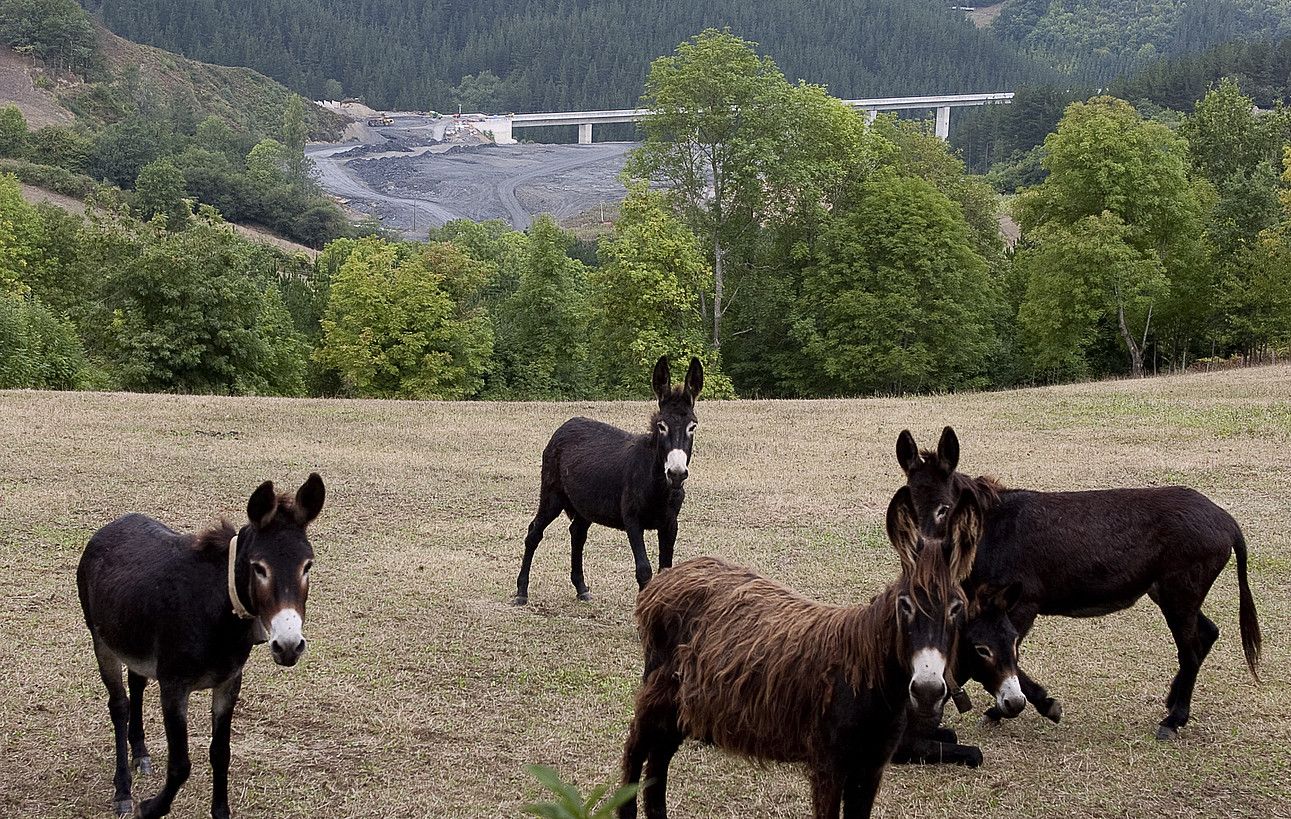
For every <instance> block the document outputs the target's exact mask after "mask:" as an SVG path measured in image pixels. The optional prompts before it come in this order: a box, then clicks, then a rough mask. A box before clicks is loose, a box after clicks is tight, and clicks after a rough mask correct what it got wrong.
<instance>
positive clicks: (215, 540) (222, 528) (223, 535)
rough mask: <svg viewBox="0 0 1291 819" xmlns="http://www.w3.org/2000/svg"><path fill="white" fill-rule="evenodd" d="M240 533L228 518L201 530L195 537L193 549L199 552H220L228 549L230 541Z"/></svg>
mask: <svg viewBox="0 0 1291 819" xmlns="http://www.w3.org/2000/svg"><path fill="white" fill-rule="evenodd" d="M237 533H238V530H237V528H236V527H235V526H234V525H233V524H232V523H229V521H228V520H227V519H226V518H220V520H219V522H217V523H215V524H213V525H211V527H210V528H208V529H206V530H205V531H203V532H201V533H200V534H198V535H197V537H196V538H194V539H193V549H194V550H196V551H199V552H212V553H220V552H224V551H227V550H228V548H229V541H230V540H231V539H232V538H233V536H234V535H236V534H237Z"/></svg>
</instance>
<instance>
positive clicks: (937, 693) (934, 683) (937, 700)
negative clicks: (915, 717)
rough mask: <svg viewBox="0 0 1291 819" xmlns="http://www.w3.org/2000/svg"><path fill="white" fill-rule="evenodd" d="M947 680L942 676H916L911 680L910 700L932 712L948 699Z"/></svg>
mask: <svg viewBox="0 0 1291 819" xmlns="http://www.w3.org/2000/svg"><path fill="white" fill-rule="evenodd" d="M946 694H947V690H946V681H945V680H944V679H942V678H941V677H931V678H929V677H922V676H920V677H915V678H914V679H913V680H911V681H910V701H911V704H913V705H914V706H915V707H917V708H919V709H920V710H923V711H927V712H932V711H935V710H937V709H939V708H940V707H941V705H942V703H943V702H945V699H946Z"/></svg>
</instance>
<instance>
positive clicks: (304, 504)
mask: <svg viewBox="0 0 1291 819" xmlns="http://www.w3.org/2000/svg"><path fill="white" fill-rule="evenodd" d="M326 497H327V488H326V487H324V486H323V479H322V478H320V477H319V476H318V473H317V472H311V473H309V477H308V478H306V479H305V482H304V483H303V484H301V485H300V488H299V489H297V490H296V520H297V522H298V523H300V525H301V526H306V525H308V524H309V522H310V521H311V520H313V519H314V518H316V517H318V513H319V512H321V511H323V501H324V499H326Z"/></svg>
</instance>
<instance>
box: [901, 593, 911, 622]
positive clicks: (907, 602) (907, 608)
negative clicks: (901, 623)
mask: <svg viewBox="0 0 1291 819" xmlns="http://www.w3.org/2000/svg"><path fill="white" fill-rule="evenodd" d="M897 611H898V612H900V613H901V616H902V617H904V618H905V619H906V620H910V621H913V620H914V601H913V600H911V599H910V596H909V595H905V594H903V595H901V596H900V597H898V598H897Z"/></svg>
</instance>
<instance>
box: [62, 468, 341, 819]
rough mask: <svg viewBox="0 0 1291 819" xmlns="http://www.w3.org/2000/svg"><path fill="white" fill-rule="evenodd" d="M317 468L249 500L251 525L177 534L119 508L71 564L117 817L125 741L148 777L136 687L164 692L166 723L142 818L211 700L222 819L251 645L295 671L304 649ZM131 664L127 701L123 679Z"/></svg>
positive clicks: (180, 777)
mask: <svg viewBox="0 0 1291 819" xmlns="http://www.w3.org/2000/svg"><path fill="white" fill-rule="evenodd" d="M324 495H325V489H324V487H323V479H322V478H320V477H319V476H318V475H317V474H316V473H315V474H311V475H310V476H309V479H308V480H306V481H305V483H304V484H303V485H302V486H301V487H300V489H299V490H298V491H297V492H296V495H295V497H294V498H293V497H292V496H290V495H286V494H282V495H280V494H277V493H275V492H274V487H273V483H272V482H271V481H265V482H264V483H262V484H260V486H259V488H257V489H256V490H255V492H253V493H252V495H251V498H250V500H248V501H247V518H248V520H249V523H248V524H247V525H245V526H243V527H242V528H241V529H234V528H233V526H232V525H230V524H229V523H228V522H227V521H221V522H220V523H219V524H217V525H216V526H214V527H213V528H211V529H209V530H207V531H205V532H203V533H202V534H200V535H184V534H179V533H178V532H175V531H173V530H172V529H170V528H168V527H167V526H165V525H164V524H162V523H159V522H158V521H156V520H153V519H152V518H149V517H146V516H144V515H137V514H136V515H126V516H125V517H123V518H120V519H118V520H115V521H113V522H112V523H109V524H108V525H107V526H104V527H103V528H102V529H100V530H98V531H97V532H95V533H94V536H93V537H92V538H90V542H89V545H88V546H86V547H85V554H84V555H82V557H81V562H80V565H79V566H78V567H77V569H76V585H77V589H78V591H79V592H80V598H81V609H82V610H83V611H84V613H85V624H86V625H87V626H89V629H90V636H91V637H92V638H93V641H94V655H95V657H96V658H97V659H98V664H99V674H100V676H102V678H103V685H104V686H105V687H106V688H107V690H108V712H109V713H110V714H111V716H112V728H113V732H114V734H115V739H116V775H115V777H114V780H113V782H114V785H115V787H116V796H115V797H114V807H115V810H116V814H117V816H127V815H130V813H131V810H132V808H133V800H132V798H131V795H130V786H131V781H130V767H129V764H128V760H127V756H126V753H127V751H126V742H127V738H128V739H129V749H130V753H131V754H132V755H133V757H134V765H135V767H136V768H137V769H139V771H140V772H141V773H145V774H147V773H151V772H152V760H151V758H150V756H149V754H148V748H147V746H146V745H145V744H144V735H143V693H144V687H145V686H146V685H147V684H148V680H150V679H153V680H157V682H158V684H159V685H160V688H161V708H162V715H163V718H164V722H165V726H166V748H167V764H166V784H165V786H164V787H163V788H162V790H161V792H160V793H158V794H157V795H156V796H154V797H152V798H151V799H146V800H144V801H142V802H140V803H139V809H138V812H137V813H135V814H134V815H135V816H139V817H143V818H144V819H152V817H157V816H165V815H166V814H167V813H169V812H170V806H171V802H172V801H173V800H174V798H175V794H176V793H177V792H178V791H179V789H180V787H182V786H183V784H184V782H185V781H186V780H187V779H188V774H189V771H190V769H191V765H190V763H189V759H188V697H189V694H191V693H192V692H193V691H198V690H202V689H207V688H210V689H213V692H212V696H211V721H212V725H213V731H212V737H211V778H212V781H213V782H212V784H213V787H212V794H211V816H212V817H213V819H226V818H227V817H228V816H229V796H228V784H229V734H230V731H231V729H232V723H233V706H234V705H235V704H236V703H237V700H238V692H239V691H240V690H241V687H242V667H243V666H244V665H245V664H246V661H247V657H248V656H249V655H250V653H251V647H252V646H253V645H255V644H256V643H263V642H266V641H267V642H268V643H269V650H270V653H271V654H272V655H273V659H274V662H276V663H278V664H279V665H284V666H293V665H295V664H296V662H297V661H298V660H299V659H300V656H301V654H302V653H304V651H305V638H304V636H302V632H301V629H302V626H303V624H304V617H305V599H306V597H308V595H309V569H310V567H311V566H312V565H313V562H314V550H313V548H312V547H311V546H310V544H309V538H308V537H307V536H306V535H305V527H306V526H308V525H309V523H310V521H312V520H313V519H314V518H316V517H317V516H318V513H319V512H320V511H322V508H323V498H324ZM122 666H125V667H126V669H127V677H128V680H129V684H130V691H129V697H127V695H126V688H125V686H123V685H122V684H121V667H122Z"/></svg>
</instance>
